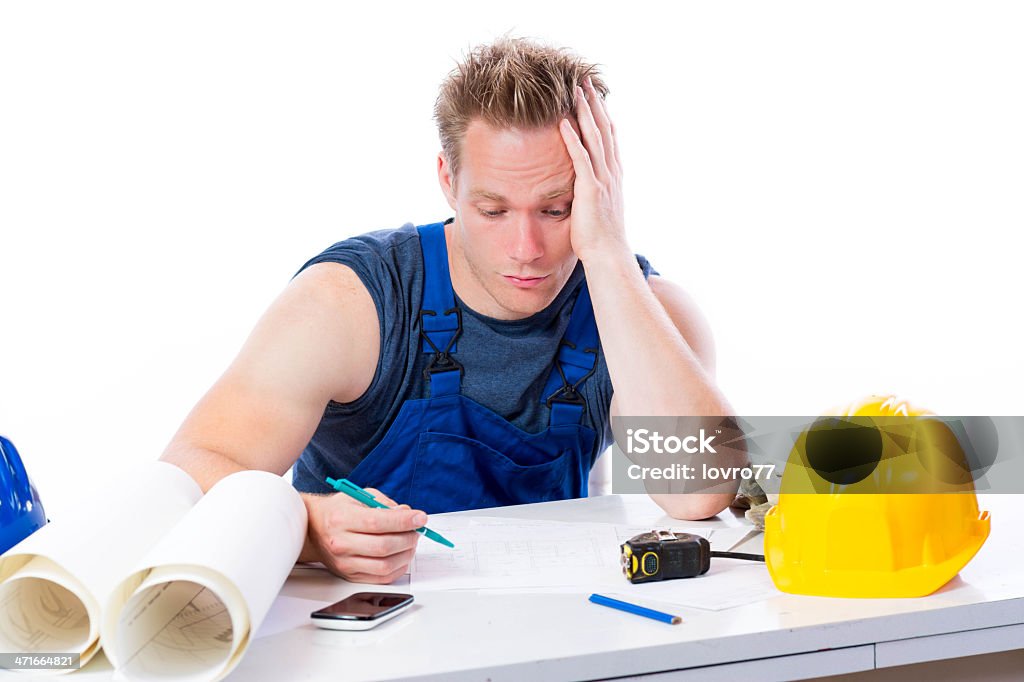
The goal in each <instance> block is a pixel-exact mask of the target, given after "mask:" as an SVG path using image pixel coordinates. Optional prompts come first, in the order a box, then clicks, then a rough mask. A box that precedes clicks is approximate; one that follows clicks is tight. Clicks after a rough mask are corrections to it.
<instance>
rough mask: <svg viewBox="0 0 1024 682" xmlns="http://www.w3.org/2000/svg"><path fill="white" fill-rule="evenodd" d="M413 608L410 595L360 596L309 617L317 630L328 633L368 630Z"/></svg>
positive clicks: (345, 600)
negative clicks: (326, 629) (320, 629)
mask: <svg viewBox="0 0 1024 682" xmlns="http://www.w3.org/2000/svg"><path fill="white" fill-rule="evenodd" d="M410 604H412V595H411V594H399V593H397V592H357V593H355V594H353V595H350V596H348V597H345V598H344V599H342V600H341V601H339V602H335V603H334V604H331V605H330V606H325V607H324V608H322V609H320V610H319V611H314V612H313V613H311V614H309V617H310V618H311V619H312V621H313V624H314V625H316V626H317V627H321V628H328V629H329V630H369V629H370V628H372V627H374V626H376V625H378V624H380V623H383V622H384V621H386V620H388V619H390V618H394V617H395V616H397V615H398V614H400V613H402V612H403V611H405V610H406V609H407V608H409V605H410Z"/></svg>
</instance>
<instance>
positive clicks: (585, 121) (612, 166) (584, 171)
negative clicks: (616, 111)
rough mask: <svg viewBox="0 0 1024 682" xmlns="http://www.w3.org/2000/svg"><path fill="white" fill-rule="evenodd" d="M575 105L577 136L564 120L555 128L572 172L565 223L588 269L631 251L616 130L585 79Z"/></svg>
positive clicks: (599, 96) (573, 243)
mask: <svg viewBox="0 0 1024 682" xmlns="http://www.w3.org/2000/svg"><path fill="white" fill-rule="evenodd" d="M576 100H577V104H576V121H577V123H578V125H579V129H580V135H577V133H576V130H575V129H574V128H573V127H572V124H571V123H569V120H568V119H563V120H562V121H561V122H560V123H559V131H560V132H561V134H562V140H563V141H564V142H565V146H566V149H568V151H569V157H570V158H571V159H572V164H573V167H574V169H575V171H576V182H575V184H574V186H573V202H572V215H571V217H570V218H569V220H570V231H571V240H572V248H573V252H574V253H575V254H576V256H577V257H578V258H579V259H580V260H581V261H583V264H584V266H586V265H587V261H588V259H589V260H593V259H594V258H599V257H601V256H605V255H611V256H613V257H618V256H621V255H622V254H623V253H626V254H631V251H630V249H629V245H628V243H627V241H626V227H625V219H624V211H623V201H622V166H621V164H620V162H619V148H618V142H617V140H616V139H615V126H614V125H613V124H612V121H611V118H610V117H609V116H608V110H607V108H606V107H605V103H604V100H603V99H602V97H601V95H600V94H598V92H597V90H596V89H595V88H594V84H593V82H592V81H591V80H590V78H589V77H588V78H587V79H586V81H585V83H584V87H582V88H581V87H578V86H577V88H576ZM581 135H582V139H580V138H581Z"/></svg>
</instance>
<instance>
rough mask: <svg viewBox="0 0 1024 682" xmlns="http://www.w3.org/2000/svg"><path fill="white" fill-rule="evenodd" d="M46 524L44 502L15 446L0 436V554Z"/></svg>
mask: <svg viewBox="0 0 1024 682" xmlns="http://www.w3.org/2000/svg"><path fill="white" fill-rule="evenodd" d="M45 525H46V513H45V512H44V511H43V503H42V502H40V501H39V493H37V492H36V487H35V486H34V485H32V481H30V480H29V477H28V474H27V473H26V472H25V465H24V464H22V463H21V457H20V456H19V455H18V450H17V449H16V448H15V447H14V443H12V442H11V441H9V440H7V439H6V438H4V437H3V436H0V554H3V553H4V552H6V551H7V550H9V549H10V548H11V547H14V546H15V545H16V544H18V543H19V542H21V541H22V540H24V539H25V538H27V537H28V536H29V535H32V533H35V532H36V531H37V530H39V529H40V528H42V527H43V526H45Z"/></svg>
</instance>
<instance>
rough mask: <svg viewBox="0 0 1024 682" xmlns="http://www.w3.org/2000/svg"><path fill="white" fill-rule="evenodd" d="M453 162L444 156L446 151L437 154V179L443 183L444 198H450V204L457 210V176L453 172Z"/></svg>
mask: <svg viewBox="0 0 1024 682" xmlns="http://www.w3.org/2000/svg"><path fill="white" fill-rule="evenodd" d="M451 168H452V167H451V164H449V163H448V160H447V159H446V158H445V156H444V152H440V153H438V155H437V181H438V183H440V185H441V191H442V192H443V193H444V198H445V199H447V200H448V206H449V207H451V209H452V210H453V211H454V210H455V178H454V177H453V176H452V173H451Z"/></svg>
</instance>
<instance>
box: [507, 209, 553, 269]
mask: <svg viewBox="0 0 1024 682" xmlns="http://www.w3.org/2000/svg"><path fill="white" fill-rule="evenodd" d="M512 229H513V230H514V231H515V232H514V234H513V235H512V244H511V253H510V254H509V255H510V256H511V257H512V259H513V260H514V261H516V262H517V263H532V262H533V261H535V260H537V259H538V258H540V257H541V256H543V255H544V239H543V237H544V235H543V233H542V231H541V230H542V229H543V228H542V226H541V225H540V222H539V221H537V220H536V219H535V218H533V217H531V216H525V217H523V218H521V219H520V220H518V221H517V222H516V224H515V226H514V227H513V228H512Z"/></svg>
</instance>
